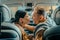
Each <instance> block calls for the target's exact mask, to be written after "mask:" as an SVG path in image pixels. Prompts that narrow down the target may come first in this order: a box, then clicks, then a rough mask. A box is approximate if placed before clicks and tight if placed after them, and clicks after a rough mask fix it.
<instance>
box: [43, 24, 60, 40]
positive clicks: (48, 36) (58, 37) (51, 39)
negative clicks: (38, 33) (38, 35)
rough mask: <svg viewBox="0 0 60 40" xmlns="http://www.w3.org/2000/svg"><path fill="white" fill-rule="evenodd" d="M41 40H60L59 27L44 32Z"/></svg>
mask: <svg viewBox="0 0 60 40" xmlns="http://www.w3.org/2000/svg"><path fill="white" fill-rule="evenodd" d="M43 40H60V25H59V26H56V27H51V28H50V29H47V30H46V31H45V32H44V35H43Z"/></svg>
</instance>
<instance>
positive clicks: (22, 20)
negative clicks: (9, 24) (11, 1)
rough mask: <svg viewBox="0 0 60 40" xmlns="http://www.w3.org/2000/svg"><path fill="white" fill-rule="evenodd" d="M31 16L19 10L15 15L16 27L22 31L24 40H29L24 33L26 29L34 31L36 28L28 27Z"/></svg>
mask: <svg viewBox="0 0 60 40" xmlns="http://www.w3.org/2000/svg"><path fill="white" fill-rule="evenodd" d="M29 19H30V18H29V15H28V14H27V13H26V12H25V11H21V10H18V11H17V12H16V14H15V25H16V26H18V27H19V28H20V29H21V32H22V36H23V40H29V37H28V35H27V33H26V32H25V31H24V28H26V29H28V30H30V31H33V30H34V29H35V28H34V27H33V26H30V25H28V23H29V22H30V20H29Z"/></svg>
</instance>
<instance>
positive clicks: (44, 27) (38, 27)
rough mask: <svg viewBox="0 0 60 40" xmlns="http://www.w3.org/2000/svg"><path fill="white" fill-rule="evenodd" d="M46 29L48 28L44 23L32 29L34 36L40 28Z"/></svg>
mask: <svg viewBox="0 0 60 40" xmlns="http://www.w3.org/2000/svg"><path fill="white" fill-rule="evenodd" d="M46 29H48V25H47V24H45V23H42V24H39V25H37V26H36V29H35V31H34V37H36V34H37V33H40V31H41V30H46Z"/></svg>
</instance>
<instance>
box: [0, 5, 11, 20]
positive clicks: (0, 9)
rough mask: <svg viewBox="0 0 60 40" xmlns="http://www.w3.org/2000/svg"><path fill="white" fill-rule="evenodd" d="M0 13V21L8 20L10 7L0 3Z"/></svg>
mask: <svg viewBox="0 0 60 40" xmlns="http://www.w3.org/2000/svg"><path fill="white" fill-rule="evenodd" d="M0 15H1V17H3V18H2V20H1V21H10V19H11V13H10V9H9V8H8V7H7V6H6V5H4V4H0Z"/></svg>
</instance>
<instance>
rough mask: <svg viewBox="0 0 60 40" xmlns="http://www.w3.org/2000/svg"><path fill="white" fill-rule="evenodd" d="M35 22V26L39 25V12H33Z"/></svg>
mask: <svg viewBox="0 0 60 40" xmlns="http://www.w3.org/2000/svg"><path fill="white" fill-rule="evenodd" d="M32 18H33V21H34V23H35V24H38V23H39V16H38V14H37V11H33V15H32Z"/></svg>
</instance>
